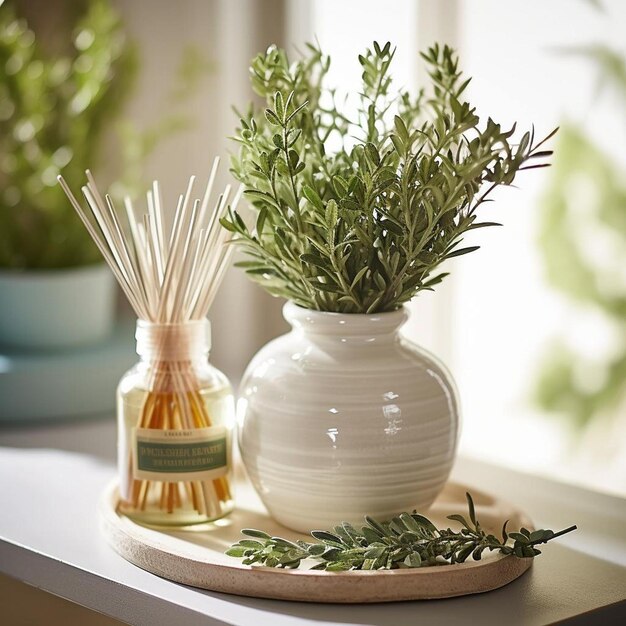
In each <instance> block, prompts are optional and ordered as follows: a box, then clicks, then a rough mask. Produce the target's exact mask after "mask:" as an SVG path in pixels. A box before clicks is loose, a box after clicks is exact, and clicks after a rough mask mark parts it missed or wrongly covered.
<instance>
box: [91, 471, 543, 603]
mask: <svg viewBox="0 0 626 626" xmlns="http://www.w3.org/2000/svg"><path fill="white" fill-rule="evenodd" d="M466 491H468V489H467V488H466V487H464V486H462V485H458V484H456V483H449V484H448V485H447V486H446V488H445V489H444V491H443V492H442V494H441V495H440V496H439V498H437V501H436V502H435V504H434V505H433V506H432V507H431V509H430V510H429V512H428V515H429V517H430V518H431V519H432V520H433V521H434V522H435V524H436V525H437V526H438V527H443V526H445V527H448V526H451V527H454V522H450V521H449V520H445V516H446V515H449V514H452V513H462V514H465V513H466V510H467V506H466V501H465V492H466ZM469 491H470V492H471V493H472V496H473V498H474V502H475V504H476V515H477V517H478V520H479V521H480V523H481V525H482V526H483V528H485V530H487V531H488V532H492V533H494V534H496V536H499V534H500V531H501V528H502V524H503V523H504V521H505V520H506V519H510V524H509V528H510V529H515V530H517V529H518V528H519V527H520V526H525V527H526V528H529V529H531V528H532V523H531V522H530V521H529V519H528V517H527V516H526V515H525V514H524V513H523V512H522V511H520V510H518V509H516V508H514V507H513V506H512V505H510V504H508V503H506V502H502V501H500V500H497V499H495V498H493V497H491V496H490V495H488V494H486V493H483V492H480V491H478V490H477V489H474V488H471V489H469ZM236 498H237V502H238V505H239V506H238V508H237V509H236V511H235V512H233V513H232V514H231V515H230V516H229V517H228V518H227V519H224V520H220V521H218V522H216V523H215V524H212V525H208V524H207V525H203V526H195V527H193V529H189V530H169V529H163V528H159V529H157V528H149V527H144V526H140V525H138V524H136V523H135V522H132V521H131V520H129V519H128V518H126V517H124V516H121V515H119V514H118V513H117V511H116V507H117V499H118V496H117V487H116V485H115V484H112V485H110V486H109V487H108V488H107V489H106V491H105V493H104V494H103V496H102V499H101V503H100V520H101V527H102V530H103V532H104V534H105V536H106V537H107V539H108V541H109V543H110V544H111V545H112V546H113V548H114V549H115V550H116V551H117V552H118V553H119V554H120V555H121V556H123V557H124V558H125V559H126V560H128V561H130V562H131V563H134V564H135V565H137V566H139V567H141V568H142V569H145V570H147V571H149V572H152V573H153V574H157V575H158V576H162V577H163V578H167V579H169V580H173V581H175V582H178V583H183V584H185V585H191V586H193V587H200V588H203V589H209V590H211V591H219V592H224V593H232V594H237V595H243V596H254V597H258V598H273V599H279V600H297V601H301V602H328V603H362V602H396V601H400V600H426V599H434V598H450V597H453V596H462V595H467V594H473V593H482V592H485V591H490V590H492V589H497V588H498V587H502V586H504V585H506V584H508V583H510V582H511V581H513V580H515V579H516V578H517V577H518V576H521V575H522V574H523V573H524V572H525V571H526V570H527V569H528V568H529V567H530V566H531V565H532V561H533V559H518V558H516V557H514V556H502V555H500V554H498V553H488V552H486V553H484V555H483V559H482V560H481V561H469V562H466V563H463V564H458V565H442V566H437V567H425V568H421V569H410V570H409V569H404V570H391V571H389V570H387V571H375V572H372V571H353V572H323V571H309V570H306V569H297V570H284V569H274V568H267V567H259V566H247V565H242V564H241V562H240V560H239V559H236V558H232V557H229V556H226V555H225V554H224V551H225V550H227V549H228V548H229V547H230V545H231V544H232V543H234V542H236V541H238V540H239V539H241V538H242V536H241V534H240V532H239V531H240V529H241V528H259V529H261V530H265V531H266V532H268V533H270V534H272V535H280V536H283V537H286V538H289V539H307V537H304V536H303V535H299V534H298V533H295V532H293V531H290V530H288V529H286V528H284V527H282V526H280V525H279V524H277V523H276V522H275V521H274V520H272V519H271V518H270V517H269V515H268V514H267V512H266V511H265V510H264V508H263V506H262V504H261V502H260V501H259V499H258V497H257V496H256V494H255V493H254V491H253V490H252V488H251V487H250V486H249V485H247V484H244V485H241V486H240V487H239V488H238V489H237V494H236ZM338 521H340V520H338ZM301 567H306V564H303V565H301Z"/></svg>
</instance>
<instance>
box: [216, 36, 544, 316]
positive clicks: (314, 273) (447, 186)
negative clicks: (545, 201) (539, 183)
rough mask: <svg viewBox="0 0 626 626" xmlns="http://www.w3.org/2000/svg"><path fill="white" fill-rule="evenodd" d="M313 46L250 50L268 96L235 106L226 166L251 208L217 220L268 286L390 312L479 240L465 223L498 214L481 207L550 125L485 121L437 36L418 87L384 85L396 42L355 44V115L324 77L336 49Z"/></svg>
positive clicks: (538, 147) (355, 308)
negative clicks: (296, 54)
mask: <svg viewBox="0 0 626 626" xmlns="http://www.w3.org/2000/svg"><path fill="white" fill-rule="evenodd" d="M308 52H309V54H308V56H305V57H303V58H301V59H299V60H297V61H295V62H294V63H291V62H290V60H289V59H288V57H287V54H286V53H285V51H284V50H281V49H279V48H276V47H271V48H269V50H268V51H267V52H266V53H265V54H260V55H259V56H257V57H256V58H255V59H254V60H253V62H252V66H251V68H250V71H251V82H252V86H253V88H254V89H255V91H256V92H257V93H258V94H259V95H260V96H262V97H263V98H264V99H265V101H266V103H267V108H265V110H264V112H263V113H260V112H258V111H255V110H254V109H253V108H250V110H249V111H248V113H247V114H246V115H242V116H241V117H242V119H241V122H240V127H239V128H238V129H237V133H236V136H235V137H234V139H235V140H236V141H237V142H239V144H240V152H239V155H238V156H235V157H234V158H233V160H232V172H233V174H234V175H235V177H236V178H237V179H238V180H240V181H241V182H242V183H243V184H244V185H245V192H244V193H245V195H246V197H247V198H248V200H249V201H250V203H251V204H252V206H253V208H254V212H255V215H256V219H255V223H254V225H253V226H248V225H247V224H246V223H245V221H244V219H243V218H242V217H241V215H239V214H238V213H237V212H235V211H231V212H230V213H229V215H228V216H227V217H226V218H225V219H224V220H223V221H222V224H223V226H224V227H225V228H227V229H228V230H230V231H232V232H233V233H234V235H235V237H234V240H235V241H236V243H237V244H238V245H239V246H241V248H242V249H243V250H244V252H245V253H246V255H247V256H248V259H247V260H245V261H242V262H240V263H239V266H241V267H243V268H244V269H245V271H246V272H247V273H248V275H249V276H250V277H251V278H252V279H253V280H255V281H257V282H259V283H260V284H261V285H262V286H263V287H264V288H265V289H266V290H267V291H269V292H270V293H271V294H273V295H275V296H282V297H285V298H288V299H290V300H293V301H294V302H296V303H297V304H299V305H301V306H304V307H306V308H311V309H317V310H322V311H339V312H345V313H375V312H381V311H391V310H394V309H397V308H398V307H400V306H401V305H402V304H403V303H404V302H407V301H408V300H410V299H411V298H412V297H413V296H415V295H416V294H417V293H419V292H420V291H423V290H432V288H433V287H434V286H435V285H436V284H438V283H439V282H440V281H441V280H442V279H443V278H444V277H445V276H446V274H445V273H438V274H436V273H435V270H436V269H437V268H438V267H439V266H440V265H441V264H442V263H443V262H444V261H446V260H447V259H450V258H452V257H456V256H461V255H463V254H467V253H469V252H472V251H474V250H476V249H478V246H473V245H472V246H464V247H461V246H460V244H461V242H462V240H463V235H465V233H467V232H469V231H471V230H474V229H477V228H482V227H487V226H494V225H496V224H494V223H492V222H479V221H477V209H478V208H479V207H480V206H481V205H482V204H484V203H485V202H486V201H487V200H488V199H489V198H488V197H489V195H490V194H491V192H492V191H493V190H494V189H495V188H497V187H499V186H507V185H511V184H512V183H513V181H514V180H515V177H516V175H517V173H518V172H520V171H522V170H526V169H533V168H537V167H545V166H546V165H547V163H545V162H543V159H545V158H546V157H548V156H550V154H551V151H549V150H544V149H542V146H543V144H544V143H545V142H546V141H547V139H549V138H550V137H551V136H552V135H553V134H554V132H556V131H553V132H552V133H550V134H549V135H548V136H547V137H545V138H544V139H542V140H540V141H536V140H535V135H534V131H533V130H531V131H529V132H526V133H524V134H523V135H522V136H521V137H520V138H519V139H518V140H514V138H513V137H514V132H515V125H514V126H513V127H512V128H510V129H508V130H504V129H502V128H501V126H500V125H499V124H497V123H496V122H494V121H493V120H492V119H491V118H489V119H488V120H487V122H486V123H481V121H480V119H479V117H478V115H477V114H476V111H475V108H474V107H473V106H472V105H471V104H469V103H468V102H467V101H465V100H464V99H463V93H464V91H465V89H466V87H467V85H468V83H469V79H465V78H463V76H462V74H461V72H460V70H459V69H458V58H457V56H456V54H455V53H454V51H453V50H452V49H451V48H449V47H448V46H444V47H440V46H439V45H435V46H433V47H432V48H430V49H428V50H427V51H426V52H425V53H423V54H422V57H423V59H424V61H425V62H426V64H427V66H428V73H429V76H430V85H429V89H428V91H425V90H422V91H420V93H419V94H418V95H417V97H412V96H410V95H409V94H408V93H407V92H400V93H394V92H392V91H391V87H390V85H391V73H390V68H391V65H392V61H393V57H394V52H395V51H394V49H392V48H391V45H390V44H389V43H387V44H385V45H384V46H380V45H379V44H378V43H376V42H374V44H373V46H372V48H371V49H368V50H367V51H366V52H365V54H364V55H360V56H359V62H360V64H361V66H362V69H363V74H362V80H363V86H362V90H361V92H360V94H359V95H358V99H359V105H358V107H357V112H356V117H355V118H354V119H350V118H349V117H348V115H347V114H346V113H345V112H344V111H343V110H342V108H340V107H339V105H338V104H337V99H338V98H337V94H336V92H335V90H332V89H327V88H325V87H324V77H325V75H326V73H327V72H328V69H329V66H330V58H329V57H327V56H325V55H324V54H323V53H322V52H321V50H319V49H318V48H316V47H315V46H312V45H309V46H308ZM334 146H338V147H334ZM535 160H538V161H535Z"/></svg>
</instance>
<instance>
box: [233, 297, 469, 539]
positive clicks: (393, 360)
mask: <svg viewBox="0 0 626 626" xmlns="http://www.w3.org/2000/svg"><path fill="white" fill-rule="evenodd" d="M284 315H285V319H287V321H288V322H289V323H290V324H291V325H292V326H293V330H292V331H291V332H290V333H288V334H286V335H283V336H281V337H278V338H277V339H275V340H273V341H272V342H270V343H269V344H267V345H266V346H265V347H264V348H262V349H261V350H260V352H259V353H258V354H257V355H256V356H255V357H254V358H253V360H252V361H251V363H250V365H249V366H248V369H247V370H246V373H245V375H244V378H243V381H242V384H241V388H240V400H239V405H238V421H239V445H240V449H241V454H242V457H243V460H244V463H245V466H246V469H247V471H248V474H249V476H250V479H251V480H252V483H253V484H254V486H255V488H256V490H257V491H258V493H259V495H260V496H261V499H262V500H263V502H264V504H265V505H266V507H267V508H268V510H269V512H270V513H271V514H272V516H273V517H274V518H275V519H276V520H277V521H278V522H280V523H281V524H283V525H285V526H287V527H289V528H292V529H294V530H298V531H301V532H308V531H309V530H311V529H316V528H317V529H324V528H330V527H332V526H333V525H335V524H337V523H338V522H340V521H344V520H345V521H350V522H353V523H360V522H362V520H363V516H364V515H366V514H367V515H371V516H373V517H376V518H378V519H389V518H391V517H393V516H394V515H397V514H398V513H400V512H402V511H411V510H413V509H415V508H416V509H418V510H420V511H424V510H426V509H427V508H428V506H430V504H431V503H432V502H433V500H434V499H435V498H436V496H437V495H438V494H439V492H440V491H441V489H442V488H443V486H444V484H445V482H446V480H447V478H448V475H449V473H450V470H451V467H452V463H453V461H454V457H455V453H456V444H457V439H458V431H459V410H458V400H457V394H456V390H455V386H454V383H453V381H452V379H451V377H450V374H449V373H448V372H447V371H446V369H445V367H444V366H443V365H442V364H441V363H440V362H439V361H437V359H435V358H434V357H433V356H432V355H431V354H429V353H428V352H426V351H425V350H422V349H420V348H418V347H417V346H416V345H414V344H413V343H411V342H409V341H408V340H406V339H404V338H403V337H402V336H401V335H400V333H399V329H400V327H401V326H402V324H403V323H404V322H405V321H406V319H407V316H408V313H407V311H406V310H405V309H402V310H399V311H394V312H391V313H382V314H377V315H354V314H341V313H324V312H318V311H310V310H307V309H303V308H301V307H298V306H296V305H294V304H292V303H288V304H286V305H285V309H284Z"/></svg>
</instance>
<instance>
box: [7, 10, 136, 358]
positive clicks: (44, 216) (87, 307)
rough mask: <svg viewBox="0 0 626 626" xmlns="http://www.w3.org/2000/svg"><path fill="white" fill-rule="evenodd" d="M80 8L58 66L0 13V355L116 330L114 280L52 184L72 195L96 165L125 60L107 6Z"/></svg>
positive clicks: (19, 24)
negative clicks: (61, 182) (0, 350)
mask: <svg viewBox="0 0 626 626" xmlns="http://www.w3.org/2000/svg"><path fill="white" fill-rule="evenodd" d="M79 6H80V7H81V8H82V9H84V10H82V11H80V12H79V14H78V15H77V16H76V19H75V23H74V24H73V28H72V31H73V34H72V39H71V53H69V54H58V55H57V54H51V53H50V52H48V51H47V50H46V48H45V46H44V45H43V44H42V42H40V41H39V40H38V39H37V38H36V37H35V34H34V32H33V30H31V29H30V28H29V26H28V24H27V23H26V20H25V19H23V18H20V17H18V15H17V12H16V10H15V8H14V7H12V6H10V4H9V3H4V4H2V6H0V66H1V67H2V68H3V69H4V71H3V72H2V74H0V344H5V345H12V346H16V347H30V348H55V347H62V346H71V345H78V344H82V343H87V342H93V341H96V340H98V339H100V338H102V337H104V336H106V335H107V334H108V333H109V331H110V330H111V327H112V323H113V318H114V307H115V287H114V280H113V277H112V275H111V274H110V271H109V269H108V268H107V267H106V266H105V265H103V264H102V262H101V259H100V257H99V254H98V251H97V249H96V248H95V246H94V245H93V243H92V241H91V239H90V237H89V236H88V234H87V233H86V232H85V230H84V228H83V226H82V224H81V223H80V220H79V219H78V218H77V216H76V215H75V214H74V212H73V209H72V208H71V206H69V204H68V203H67V200H66V198H65V196H64V195H63V192H62V190H61V189H60V188H59V186H58V184H57V181H56V176H57V174H59V173H60V172H61V171H62V172H63V175H64V176H65V178H66V180H67V181H68V182H69V183H70V184H72V185H79V184H80V181H82V179H83V176H84V172H83V171H82V170H81V167H82V166H83V164H84V163H94V162H95V161H96V157H97V156H99V154H100V148H101V144H102V139H103V136H104V134H105V131H106V129H107V124H110V122H111V121H112V119H113V118H114V117H115V115H116V113H117V111H118V110H119V105H120V102H121V100H122V95H123V93H125V92H126V87H127V84H128V82H129V80H130V79H131V78H132V76H133V70H134V55H133V53H132V49H131V47H130V45H129V43H128V42H127V40H126V39H125V37H124V33H123V30H122V24H121V21H120V18H119V16H118V15H117V13H116V12H115V11H114V10H113V9H112V8H111V6H110V5H109V3H108V2H105V1H104V0H89V1H88V2H86V3H85V4H81V5H79Z"/></svg>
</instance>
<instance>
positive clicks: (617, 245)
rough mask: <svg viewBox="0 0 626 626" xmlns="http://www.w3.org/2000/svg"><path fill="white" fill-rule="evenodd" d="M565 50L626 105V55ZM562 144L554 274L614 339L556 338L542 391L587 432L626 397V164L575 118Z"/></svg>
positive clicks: (550, 195) (547, 232)
mask: <svg viewBox="0 0 626 626" xmlns="http://www.w3.org/2000/svg"><path fill="white" fill-rule="evenodd" d="M563 52H565V53H567V54H575V55H577V56H583V57H586V58H587V59H588V60H589V61H591V62H592V63H593V65H594V66H595V69H596V70H597V71H598V77H599V80H598V84H599V85H600V86H602V87H603V88H604V90H607V89H609V88H610V89H611V92H612V93H611V95H612V96H617V97H618V98H619V100H618V101H619V102H621V103H622V105H624V104H626V56H624V55H623V54H620V53H619V52H617V51H615V50H612V49H610V48H607V47H605V46H604V45H589V46H584V47H581V48H565V49H564V50H563ZM600 92H601V90H600V89H598V90H597V91H594V98H597V97H598V93H600ZM559 148H560V149H559V151H558V156H557V158H556V159H555V162H554V169H553V171H552V172H551V176H550V178H549V180H548V186H547V187H546V190H545V193H544V195H543V198H542V202H541V207H540V209H541V211H540V214H541V220H540V238H539V248H540V252H541V255H542V257H543V262H544V269H545V273H546V277H547V279H548V281H549V282H550V284H551V286H552V287H553V288H554V289H556V290H557V291H558V292H559V294H560V295H561V296H562V297H564V298H565V300H566V301H568V302H569V304H570V306H573V307H574V308H575V309H577V310H579V311H585V312H593V314H594V316H595V317H594V324H595V325H596V326H597V327H599V328H603V329H605V332H607V333H610V334H611V337H612V339H611V342H610V348H608V349H607V348H605V349H604V350H603V349H601V348H599V347H596V348H595V349H594V350H593V351H592V352H590V353H587V354H585V352H584V351H583V350H581V349H580V348H578V347H576V346H575V343H573V342H572V341H571V340H570V339H569V338H568V337H567V336H565V335H564V334H561V335H560V336H556V337H554V338H553V339H552V340H551V341H550V343H549V346H548V347H547V349H546V351H545V354H544V356H543V359H542V363H541V364H540V367H539V370H538V377H537V381H536V389H535V396H536V400H537V401H538V403H539V405H540V406H541V407H542V408H543V409H545V410H546V411H550V412H553V413H555V414H556V415H559V416H566V417H567V419H568V420H569V421H570V422H571V424H572V425H573V426H574V427H576V428H578V429H581V431H582V430H584V428H585V427H587V426H589V424H591V423H593V422H594V421H596V420H598V419H601V418H604V419H607V418H608V419H609V421H610V420H611V417H612V416H615V417H617V416H618V415H619V413H620V410H619V409H620V407H621V406H623V403H624V399H625V398H626V389H625V388H624V380H625V379H626V283H625V282H624V278H623V268H624V265H625V263H626V185H625V184H624V179H625V178H624V168H623V167H622V166H621V164H620V163H619V162H618V161H616V160H615V159H614V158H612V157H611V156H610V155H609V154H607V153H606V152H605V151H603V150H602V149H601V148H600V147H599V146H597V145H596V143H595V141H594V140H593V138H591V137H589V136H588V135H587V134H586V133H585V132H584V131H583V129H582V128H580V127H579V126H577V125H575V124H574V123H573V122H572V121H569V122H567V123H565V124H564V125H563V130H562V132H561V133H560V137H559ZM590 234H591V235H593V236H594V237H596V239H598V240H601V241H602V249H603V251H604V254H603V255H601V256H598V255H597V254H595V253H590V252H589V250H590V249H592V248H593V246H592V245H591V244H590ZM600 238H601V239H600Z"/></svg>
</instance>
